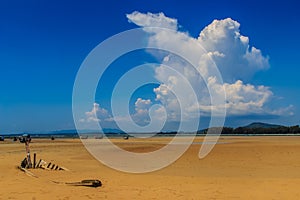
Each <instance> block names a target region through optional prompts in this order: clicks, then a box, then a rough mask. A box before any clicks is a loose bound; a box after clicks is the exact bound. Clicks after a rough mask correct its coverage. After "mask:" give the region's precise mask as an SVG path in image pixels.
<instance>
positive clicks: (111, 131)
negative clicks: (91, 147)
mask: <svg viewBox="0 0 300 200" xmlns="http://www.w3.org/2000/svg"><path fill="white" fill-rule="evenodd" d="M80 132H81V133H99V131H98V130H80ZM77 133H78V131H77V130H76V129H71V130H58V131H52V132H51V133H50V134H77ZM101 133H115V134H120V133H124V132H123V131H121V130H119V129H112V128H104V129H102V131H101Z"/></svg>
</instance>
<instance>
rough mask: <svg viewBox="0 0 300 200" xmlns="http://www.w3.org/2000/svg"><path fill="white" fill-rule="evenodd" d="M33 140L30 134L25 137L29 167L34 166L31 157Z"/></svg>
mask: <svg viewBox="0 0 300 200" xmlns="http://www.w3.org/2000/svg"><path fill="white" fill-rule="evenodd" d="M30 142H31V138H30V135H29V134H28V135H27V136H26V138H25V149H26V154H27V156H26V157H27V168H32V163H31V157H30V147H29V143H30Z"/></svg>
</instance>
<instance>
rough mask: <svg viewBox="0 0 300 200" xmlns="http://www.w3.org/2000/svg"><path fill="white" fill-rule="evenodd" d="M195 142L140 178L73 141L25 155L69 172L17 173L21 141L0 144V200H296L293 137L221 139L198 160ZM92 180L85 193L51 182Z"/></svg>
mask: <svg viewBox="0 0 300 200" xmlns="http://www.w3.org/2000/svg"><path fill="white" fill-rule="evenodd" d="M112 140H113V142H114V143H115V144H117V145H118V146H120V147H121V148H123V149H126V150H128V151H133V152H150V151H153V150H156V149H159V148H161V147H162V146H164V144H165V143H167V142H168V141H169V139H168V138H152V139H147V140H141V139H139V140H137V139H133V138H130V139H129V140H123V139H112ZM202 140H203V138H202V137H198V138H196V140H195V144H193V145H191V146H190V148H189V149H188V150H187V151H186V153H184V155H183V156H182V157H180V158H179V159H178V160H177V161H176V162H174V163H173V164H171V165H170V166H168V167H166V168H163V169H161V170H159V171H155V172H151V173H146V174H129V173H124V172H119V171H116V170H113V169H111V168H109V167H107V166H105V165H103V164H102V163H100V162H99V161H97V160H96V159H94V158H93V156H91V155H90V154H89V153H88V151H87V150H86V149H85V148H84V146H83V145H82V143H81V141H80V140H79V139H56V140H54V141H51V140H50V139H33V142H32V143H31V153H32V154H33V153H37V158H38V159H40V158H42V159H43V160H45V161H47V162H53V163H55V164H57V165H60V166H63V167H66V168H68V169H69V170H70V171H51V170H50V171H49V170H43V169H31V170H30V171H31V172H32V173H34V174H35V175H37V176H38V178H34V177H31V176H28V175H26V174H25V173H24V172H22V171H20V170H19V169H17V168H16V167H17V165H19V164H20V162H21V160H22V159H23V158H24V157H25V147H24V144H21V143H19V142H12V141H10V140H8V139H7V140H6V141H5V142H0V160H1V162H0V180H1V181H0V191H1V192H0V199H1V200H2V199H3V200H6V199H36V200H38V199H43V200H46V199H62V200H67V199H300V190H299V185H300V137H293V136H289V137H283V136H278V137H275V136H272V137H270V136H269V137H267V136H252V137H246V136H243V137H222V138H221V139H220V140H219V141H220V143H219V144H217V145H216V146H215V148H214V149H213V151H212V152H211V153H210V154H209V155H208V156H207V157H205V158H204V159H201V160H200V159H199V158H198V152H199V149H200V146H201V144H200V143H201V141H202ZM84 179H99V180H101V181H102V183H103V186H102V187H99V188H89V187H81V186H77V187H76V186H67V185H61V184H56V183H53V182H52V181H59V182H76V181H81V180H84Z"/></svg>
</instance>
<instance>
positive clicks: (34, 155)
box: [33, 153, 36, 168]
mask: <svg viewBox="0 0 300 200" xmlns="http://www.w3.org/2000/svg"><path fill="white" fill-rule="evenodd" d="M35 164H36V153H34V154H33V168H35Z"/></svg>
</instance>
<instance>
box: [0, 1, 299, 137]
mask: <svg viewBox="0 0 300 200" xmlns="http://www.w3.org/2000/svg"><path fill="white" fill-rule="evenodd" d="M298 4H299V3H297V1H284V2H276V1H275V2H274V1H263V2H261V1H248V2H247V1H246V2H245V1H243V2H241V1H213V2H208V1H203V2H202V1H171V0H165V1H143V2H141V1H136V0H131V1H122V2H120V1H87V2H83V1H81V2H80V1H76V2H74V1H55V0H54V1H53V0H52V1H30V0H29V1H4V2H1V3H0V74H1V78H0V91H1V98H0V133H7V132H23V131H48V130H60V129H73V128H74V123H73V117H72V90H73V84H74V80H75V77H76V73H77V71H78V69H79V68H80V65H81V63H82V62H83V60H84V59H85V57H86V56H87V55H88V53H89V52H90V51H91V50H92V49H93V48H94V47H95V46H97V45H98V44H99V43H100V42H102V41H104V40H105V39H107V38H108V37H110V36H112V35H114V34H117V33H119V32H122V31H125V30H128V29H132V28H136V27H138V26H137V25H136V24H135V23H129V22H128V18H127V17H126V14H130V13H133V12H134V11H138V12H141V13H147V12H151V13H159V12H162V13H164V15H165V16H166V17H170V18H175V19H177V20H178V24H180V31H183V32H188V33H189V36H191V37H194V38H197V37H198V35H199V33H200V31H202V30H203V29H204V28H205V27H206V26H208V25H209V24H211V23H212V21H213V20H214V19H219V20H221V19H225V18H228V17H230V18H231V19H233V20H235V21H237V22H238V23H240V25H241V26H240V32H241V34H242V35H245V36H247V37H249V41H250V42H249V43H250V46H255V47H256V48H258V49H260V50H261V52H262V55H263V56H265V57H266V56H268V57H269V65H270V67H269V68H268V69H265V70H259V71H257V72H255V74H254V75H253V76H251V79H250V80H247V82H246V83H251V84H252V85H255V86H257V85H264V86H266V87H269V88H270V89H269V90H270V91H272V93H273V95H272V102H271V103H269V102H267V103H266V107H269V106H268V105H267V104H270V108H272V109H274V110H276V109H279V108H287V107H289V106H290V105H292V107H290V108H289V109H290V110H289V112H293V113H294V114H293V115H289V114H284V113H282V114H279V115H276V116H275V115H271V114H266V113H265V114H253V113H248V114H247V113H246V114H243V115H240V116H239V115H233V116H229V117H228V119H227V121H226V124H227V125H230V126H239V125H245V124H247V123H250V122H253V121H263V122H270V123H279V124H284V125H293V124H299V116H300V113H299V112H300V109H299V106H300V104H299V102H300V95H299V91H300V85H299V70H298V67H299V66H300V60H299V57H300V51H299V50H298V47H299V44H300V39H299V35H300V22H299V19H300V16H299V15H300V14H299V7H300V5H298ZM138 54H140V56H139V57H141V58H142V59H141V61H140V62H141V63H142V62H145V61H153V60H157V59H158V58H155V56H153V54H152V55H151V53H150V54H149V53H148V54H147V52H138ZM133 60H134V59H133V58H132V59H130V56H129V58H127V59H126V58H125V59H124V61H123V63H121V62H120V64H119V65H118V63H117V62H116V63H117V64H115V70H114V69H113V70H111V72H110V73H109V72H108V74H107V76H106V77H108V79H113V78H115V77H118V76H120V74H121V72H122V71H123V72H126V70H129V67H125V69H124V67H123V68H122V67H121V66H124V65H126V66H130V65H134V64H137V63H138V62H137V63H135V61H133ZM120 69H121V70H120ZM246 83H245V84H246ZM108 85H109V83H108ZM155 87H156V86H155ZM153 88H154V86H153V87H149V88H146V89H145V90H144V91H143V90H140V91H137V93H138V94H135V96H136V97H135V98H138V97H141V98H142V100H147V99H151V100H152V101H154V97H155V95H154V94H153V92H152V89H153ZM104 90H105V91H104V93H105V92H106V93H107V95H102V93H101V95H100V94H99V95H97V97H96V101H97V103H99V104H100V106H101V107H103V109H105V110H107V111H108V113H110V108H109V95H108V94H109V93H110V92H109V90H110V89H109V87H108V88H107V89H104ZM149 91H150V92H149ZM151 92H152V93H151ZM133 99H134V98H133ZM132 102H136V101H135V99H134V100H132ZM143 103H147V102H143ZM91 109H92V105H91ZM133 110H134V108H133ZM87 111H88V110H87ZM108 115H109V114H108ZM107 126H109V124H107Z"/></svg>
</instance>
